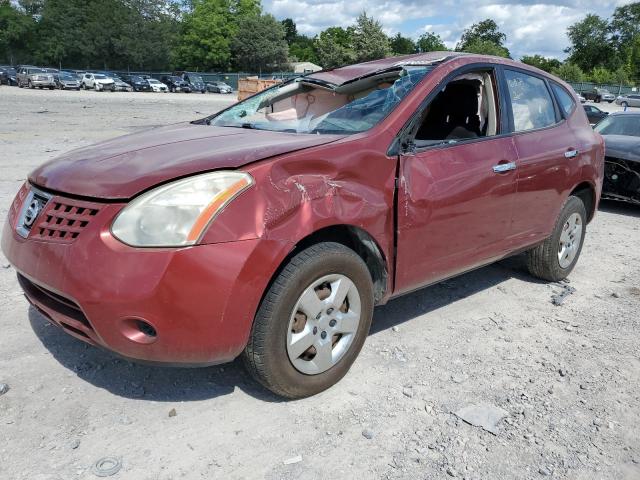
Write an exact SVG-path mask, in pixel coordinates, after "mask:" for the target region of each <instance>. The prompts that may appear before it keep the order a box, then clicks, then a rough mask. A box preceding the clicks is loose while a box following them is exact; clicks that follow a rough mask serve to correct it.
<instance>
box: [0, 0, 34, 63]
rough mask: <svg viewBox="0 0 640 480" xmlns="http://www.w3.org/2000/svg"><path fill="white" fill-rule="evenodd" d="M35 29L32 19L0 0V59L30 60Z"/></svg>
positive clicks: (15, 61)
mask: <svg viewBox="0 0 640 480" xmlns="http://www.w3.org/2000/svg"><path fill="white" fill-rule="evenodd" d="M35 30H36V22H35V21H34V19H33V18H32V17H31V16H30V15H28V14H26V13H24V12H23V11H19V10H18V9H16V8H15V7H14V6H13V5H11V3H10V2H9V0H0V61H2V62H3V63H4V62H7V63H10V64H17V63H26V62H30V61H32V58H33V44H34V40H35V38H34V36H35Z"/></svg>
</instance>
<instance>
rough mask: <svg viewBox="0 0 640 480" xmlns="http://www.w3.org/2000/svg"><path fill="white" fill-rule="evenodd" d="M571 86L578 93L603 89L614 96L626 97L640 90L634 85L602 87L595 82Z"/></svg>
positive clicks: (572, 84)
mask: <svg viewBox="0 0 640 480" xmlns="http://www.w3.org/2000/svg"><path fill="white" fill-rule="evenodd" d="M568 83H569V85H571V86H572V87H573V89H574V90H575V91H576V92H578V93H582V92H589V91H592V90H593V89H594V88H602V89H604V90H608V91H609V92H610V93H612V94H613V95H625V94H627V93H637V92H638V91H639V90H640V89H639V88H638V87H637V86H635V87H634V86H632V85H622V84H619V85H602V84H599V83H593V82H568Z"/></svg>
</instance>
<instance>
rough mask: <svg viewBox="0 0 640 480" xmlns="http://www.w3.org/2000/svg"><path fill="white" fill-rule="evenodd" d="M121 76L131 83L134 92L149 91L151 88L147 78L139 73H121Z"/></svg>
mask: <svg viewBox="0 0 640 480" xmlns="http://www.w3.org/2000/svg"><path fill="white" fill-rule="evenodd" d="M122 78H123V80H125V81H126V82H128V83H129V85H131V88H133V91H134V92H150V91H151V90H152V89H151V85H150V84H149V82H148V81H147V79H146V78H144V77H142V76H141V75H123V76H122Z"/></svg>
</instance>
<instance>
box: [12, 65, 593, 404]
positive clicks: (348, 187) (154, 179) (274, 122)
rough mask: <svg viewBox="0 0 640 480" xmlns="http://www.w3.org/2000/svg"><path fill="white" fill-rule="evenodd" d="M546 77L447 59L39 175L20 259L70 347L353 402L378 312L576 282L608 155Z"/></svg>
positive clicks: (287, 94) (147, 138)
mask: <svg viewBox="0 0 640 480" xmlns="http://www.w3.org/2000/svg"><path fill="white" fill-rule="evenodd" d="M579 105H580V103H579V101H578V99H577V98H576V96H575V94H574V93H573V91H572V89H571V88H570V87H569V86H568V85H567V84H565V83H564V82H562V81H560V80H558V79H557V78H555V77H553V76H550V75H548V74H546V73H544V72H542V71H540V70H537V69H535V68H531V67H529V66H527V65H524V64H521V63H518V62H513V61H509V60H504V59H498V58H494V57H486V56H479V55H466V54H454V53H450V52H446V53H428V54H420V55H411V56H405V57H395V58H387V59H384V60H379V61H374V62H368V63H363V64H359V65H352V66H347V67H343V68H337V69H334V70H328V71H322V72H318V73H313V74H311V75H306V76H303V77H300V78H297V79H294V80H291V81H289V82H286V83H284V84H280V85H277V86H275V87H273V88H271V89H268V90H265V91H263V92H260V93H258V94H256V95H254V96H252V97H250V98H248V99H246V100H245V101H243V102H240V103H237V104H235V105H233V106H231V107H230V108H228V109H226V110H223V111H222V112H220V113H218V114H215V115H212V116H211V117H208V118H205V119H202V120H198V121H195V122H192V123H185V124H178V125H172V126H167V127H161V128H155V129H152V130H149V131H147V132H144V133H138V134H133V135H128V136H124V137H121V138H117V139H114V140H108V141H106V142H103V143H100V144H98V145H95V146H92V147H88V148H83V149H80V150H76V151H74V152H71V153H69V154H66V155H64V156H62V157H60V158H58V159H56V160H54V161H52V162H49V163H46V164H44V165H43V166H41V167H39V168H38V169H36V170H35V171H34V172H33V173H31V175H30V176H29V180H28V182H27V183H25V184H24V186H23V187H22V188H21V189H20V191H19V192H18V194H17V196H16V198H15V200H14V202H13V205H11V208H10V210H9V219H8V222H6V224H5V228H4V233H3V237H2V249H3V251H4V253H5V255H6V256H7V258H8V259H9V261H10V262H11V264H12V265H13V266H14V267H15V269H16V270H17V272H18V279H19V281H20V284H21V285H22V288H23V289H24V292H25V294H26V297H27V299H28V300H29V301H30V302H31V303H32V304H33V306H34V307H35V308H36V309H37V310H38V311H40V312H41V313H42V314H43V315H44V316H45V317H47V318H48V319H49V320H50V321H51V322H53V323H54V324H56V325H58V326H60V327H61V328H63V329H64V330H65V331H66V332H68V333H69V334H71V335H73V336H75V337H77V338H79V339H81V340H83V341H85V342H88V343H91V344H94V345H99V346H102V347H106V348H108V349H110V350H112V351H114V352H116V353H118V354H119V355H122V356H125V357H128V358H132V359H140V360H144V361H152V362H164V363H170V364H213V363H220V362H228V361H230V360H232V359H234V358H236V357H237V356H239V355H242V356H243V357H244V360H245V362H246V365H247V366H248V369H249V370H250V371H251V373H252V374H253V375H254V376H255V377H256V378H257V379H258V380H259V381H260V382H261V383H262V384H263V385H265V386H266V387H267V388H269V389H271V390H272V391H274V392H276V393H277V394H279V395H282V396H285V397H290V398H296V397H303V396H307V395H312V394H314V393H317V392H319V391H321V390H323V389H325V388H327V387H329V386H331V385H332V384H334V383H335V382H337V381H338V380H339V379H340V378H341V377H342V376H343V375H345V373H346V372H347V370H348V369H349V367H350V366H351V364H352V363H353V362H354V360H355V358H356V356H357V355H358V352H359V351H360V349H361V347H362V345H363V343H364V341H365V338H366V336H367V332H368V331H369V326H370V324H371V317H372V313H373V308H374V306H375V305H380V304H383V303H385V302H387V301H388V300H389V299H390V298H393V297H396V296H399V295H402V294H404V293H408V292H411V291H413V290H416V289H418V288H421V287H424V286H425V285H429V284H433V283H435V282H438V281H440V280H442V279H445V278H448V277H452V276H454V275H458V274H460V273H462V272H465V271H468V270H471V269H474V268H478V267H480V266H482V265H486V264H489V263H491V262H495V261H496V260H499V259H502V258H505V257H507V256H509V255H513V254H514V253H518V252H523V251H527V252H528V259H529V260H528V263H529V269H530V271H531V273H532V274H533V275H534V276H536V277H538V278H542V279H545V280H549V281H557V280H560V279H563V278H565V277H566V276H567V275H568V274H569V273H570V272H571V270H572V269H573V267H574V265H575V264H576V261H577V260H578V256H579V255H580V250H581V248H582V243H583V241H584V237H585V229H586V224H587V223H588V222H589V221H590V220H591V219H592V218H593V215H594V213H595V210H596V207H597V205H598V201H599V199H600V192H601V186H602V178H603V157H604V152H603V141H602V138H601V137H600V135H598V134H597V133H595V132H594V131H593V130H592V129H591V128H590V126H589V122H588V121H587V117H586V115H585V113H584V110H583V109H582V108H578V106H579Z"/></svg>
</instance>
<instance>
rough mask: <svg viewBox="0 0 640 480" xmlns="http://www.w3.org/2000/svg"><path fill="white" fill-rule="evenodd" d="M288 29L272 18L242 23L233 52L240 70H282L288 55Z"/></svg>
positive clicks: (247, 19)
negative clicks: (286, 38)
mask: <svg viewBox="0 0 640 480" xmlns="http://www.w3.org/2000/svg"><path fill="white" fill-rule="evenodd" d="M285 35H286V32H285V29H284V27H283V26H282V24H281V23H280V22H278V21H277V20H276V19H275V17H274V16H273V15H250V16H246V17H245V18H243V19H242V20H241V21H240V24H239V26H238V31H237V34H236V36H235V37H234V39H233V42H232V45H231V51H232V53H233V55H234V57H235V59H236V66H237V67H239V68H240V69H241V70H245V71H249V72H255V71H265V70H267V71H269V70H277V69H279V68H281V67H282V66H283V65H284V64H285V63H286V62H287V58H288V55H289V47H288V45H287V42H286V40H285Z"/></svg>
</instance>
